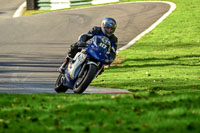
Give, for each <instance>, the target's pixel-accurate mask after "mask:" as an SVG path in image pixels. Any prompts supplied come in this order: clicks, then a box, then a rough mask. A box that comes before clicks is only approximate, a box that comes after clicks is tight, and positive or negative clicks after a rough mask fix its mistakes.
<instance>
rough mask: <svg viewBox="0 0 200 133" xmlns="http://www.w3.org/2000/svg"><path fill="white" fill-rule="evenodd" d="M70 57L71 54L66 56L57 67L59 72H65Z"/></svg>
mask: <svg viewBox="0 0 200 133" xmlns="http://www.w3.org/2000/svg"><path fill="white" fill-rule="evenodd" d="M69 59H70V57H69V56H67V57H66V58H65V62H64V63H63V64H62V65H61V66H60V67H59V68H58V69H57V71H58V72H59V73H63V74H64V73H65V66H66V65H67V63H68V62H69Z"/></svg>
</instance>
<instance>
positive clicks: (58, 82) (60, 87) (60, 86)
mask: <svg viewBox="0 0 200 133" xmlns="http://www.w3.org/2000/svg"><path fill="white" fill-rule="evenodd" d="M62 77H63V74H60V75H59V76H58V78H57V80H56V84H55V91H56V92H57V93H65V92H66V91H67V90H68V88H67V87H65V86H64V85H63V81H62Z"/></svg>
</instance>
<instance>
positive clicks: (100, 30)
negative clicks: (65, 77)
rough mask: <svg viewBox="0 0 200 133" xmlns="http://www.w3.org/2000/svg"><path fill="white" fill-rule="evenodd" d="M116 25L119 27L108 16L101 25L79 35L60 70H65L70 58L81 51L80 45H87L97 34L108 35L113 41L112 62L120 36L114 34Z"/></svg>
mask: <svg viewBox="0 0 200 133" xmlns="http://www.w3.org/2000/svg"><path fill="white" fill-rule="evenodd" d="M116 27H117V23H116V21H115V20H114V19H113V18H109V17H106V18H104V19H103V21H102V23H101V27H97V26H95V27H93V28H92V29H91V30H90V31H89V32H88V33H87V34H82V35H81V36H80V37H79V39H78V42H76V43H75V44H73V45H71V48H70V49H69V52H68V54H67V57H66V60H65V62H64V63H63V64H62V65H61V67H60V68H59V69H58V71H59V72H61V73H62V72H64V67H65V65H66V64H67V62H68V61H69V59H70V58H74V57H75V55H76V53H77V52H80V51H81V49H79V47H86V46H87V43H86V42H87V41H88V40H90V39H91V38H92V37H93V36H95V35H102V36H106V37H107V38H108V39H109V40H110V41H111V45H112V48H111V51H110V57H111V62H113V61H114V59H115V57H116V50H117V42H118V38H117V37H116V36H115V35H114V32H115V29H116Z"/></svg>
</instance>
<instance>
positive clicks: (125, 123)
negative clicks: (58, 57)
mask: <svg viewBox="0 0 200 133" xmlns="http://www.w3.org/2000/svg"><path fill="white" fill-rule="evenodd" d="M171 1H172V2H174V3H176V5H177V8H176V10H175V11H174V12H173V13H172V14H171V15H170V16H169V17H168V18H167V19H165V20H164V21H163V22H162V23H161V24H160V25H159V26H158V27H156V28H155V29H154V30H153V31H152V32H150V33H149V34H147V35H146V36H144V37H143V38H142V39H141V40H140V41H138V42H137V43H136V44H134V46H132V47H131V48H129V49H127V50H124V51H121V52H120V53H119V56H118V59H117V60H120V59H123V60H122V61H121V62H120V63H119V65H120V66H117V65H115V66H111V67H110V68H108V69H106V70H105V72H104V73H103V74H102V75H101V76H99V77H98V78H97V79H95V80H94V82H93V83H92V85H96V86H102V87H113V88H122V89H128V90H130V91H132V92H133V93H132V94H122V95H103V94H91V95H71V94H58V95H55V94H31V95H14V94H0V96H1V99H0V105H1V106H0V132H91V133H93V132H99V133H102V132H120V133H129V132H148V133H149V132H157V133H168V132H170V133H171V132H173V133H185V132H186V133H187V132H188V133H189V132H195V133H199V132H200V128H199V127H200V104H199V103H200V71H199V68H200V47H199V46H200V34H199V33H200V23H199V22H200V15H199V14H200V8H199V5H200V1H199V0H171ZM133 30H134V29H133Z"/></svg>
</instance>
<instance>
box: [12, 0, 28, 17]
mask: <svg viewBox="0 0 200 133" xmlns="http://www.w3.org/2000/svg"><path fill="white" fill-rule="evenodd" d="M25 10H26V1H25V2H24V3H22V4H21V5H20V6H19V8H18V9H17V10H16V12H15V13H14V15H13V18H17V17H20V16H22V14H23V12H24V11H25Z"/></svg>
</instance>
